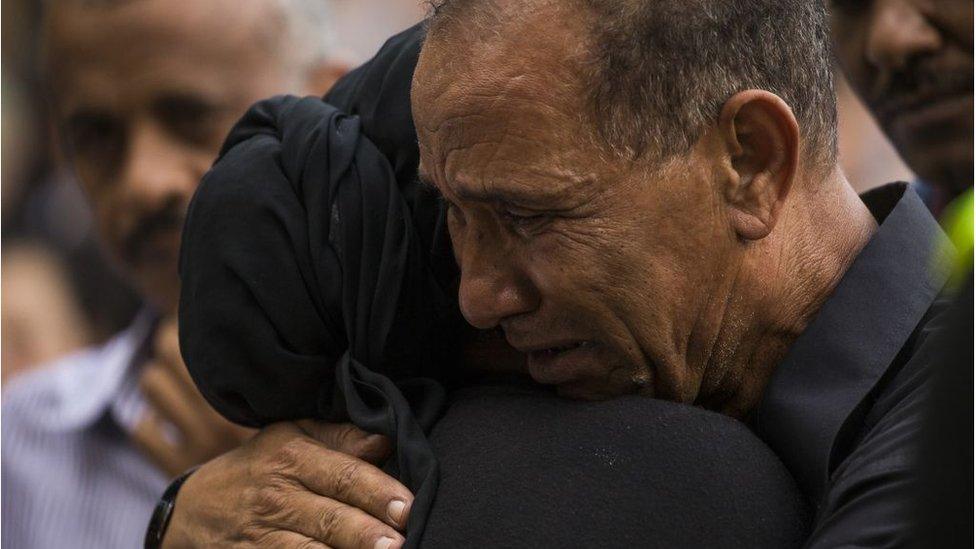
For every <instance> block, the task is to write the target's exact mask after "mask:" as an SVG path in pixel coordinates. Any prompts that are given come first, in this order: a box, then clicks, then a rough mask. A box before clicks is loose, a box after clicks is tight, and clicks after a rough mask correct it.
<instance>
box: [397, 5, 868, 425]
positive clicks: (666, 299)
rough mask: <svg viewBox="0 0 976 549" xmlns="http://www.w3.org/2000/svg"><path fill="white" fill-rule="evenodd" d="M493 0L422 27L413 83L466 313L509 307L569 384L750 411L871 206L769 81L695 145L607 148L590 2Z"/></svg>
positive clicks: (509, 326) (513, 320)
mask: <svg viewBox="0 0 976 549" xmlns="http://www.w3.org/2000/svg"><path fill="white" fill-rule="evenodd" d="M501 10H502V12H503V13H502V14H501V15H500V16H499V19H498V21H499V25H500V27H501V28H500V29H498V28H497V26H495V27H493V32H492V33H491V34H488V33H481V32H479V29H477V28H475V27H473V26H472V27H469V26H466V25H465V23H463V22H462V23H457V24H456V26H455V27H452V28H449V29H446V30H444V31H442V32H440V33H436V34H432V35H429V36H428V40H427V42H426V44H425V47H424V50H423V52H422V53H421V58H420V62H419V64H418V67H417V70H416V73H415V77H414V85H413V97H412V102H413V108H414V120H415V123H416V125H417V129H418V137H419V142H420V154H421V172H422V174H421V175H422V177H424V178H426V179H427V180H429V181H430V182H431V184H433V185H435V186H436V187H437V188H438V189H439V190H440V191H441V192H442V194H443V195H444V196H445V199H446V200H448V201H449V203H450V204H451V208H450V213H449V227H450V231H451V236H452V240H453V244H454V249H455V254H456V257H457V259H458V263H459V265H460V267H461V272H462V279H461V287H460V293H459V299H460V303H461V309H462V312H463V313H464V315H465V317H466V319H467V320H468V321H469V322H470V323H471V324H472V325H474V326H475V327H477V328H480V329H492V328H496V327H500V328H501V329H502V330H503V331H504V333H505V335H506V338H507V340H508V342H509V343H510V344H511V345H512V346H513V347H515V348H516V349H518V350H519V351H522V352H524V353H527V354H528V370H529V373H530V375H531V376H532V377H533V378H534V379H535V380H536V381H538V382H540V383H545V384H552V385H555V386H556V387H557V390H558V392H559V393H560V394H561V395H563V396H568V397H575V398H608V397H612V396H615V395H620V394H626V393H640V394H645V395H649V396H654V397H657V398H665V399H668V400H675V401H678V402H687V403H698V404H702V405H705V406H707V407H710V408H714V409H717V410H720V411H723V412H725V413H729V414H731V415H735V416H741V415H744V414H746V413H748V412H749V411H750V410H751V409H752V408H753V407H754V406H755V405H756V403H757V402H758V398H759V396H760V394H761V391H762V388H763V386H764V385H765V382H766V381H767V380H768V377H769V375H770V374H771V372H772V369H773V367H774V366H775V364H776V362H777V360H778V359H779V358H780V357H781V356H782V354H783V352H784V351H785V349H786V347H787V346H788V344H789V342H790V341H792V339H793V338H795V337H796V336H797V335H798V334H799V333H800V332H801V331H802V330H803V328H804V327H805V325H806V322H807V321H808V319H809V318H810V316H811V315H812V314H813V313H814V312H815V311H816V309H817V307H818V306H819V304H820V303H821V302H822V300H823V299H824V297H825V296H826V295H827V294H828V293H829V291H830V289H832V288H833V286H834V285H835V284H836V282H837V280H839V278H840V276H841V275H842V273H843V272H844V270H845V269H846V267H847V265H848V264H849V262H850V261H851V259H852V258H853V256H854V255H855V254H856V252H857V251H859V250H860V248H861V247H862V246H863V244H864V243H865V242H866V241H867V239H868V238H869V236H870V234H871V232H872V231H873V229H874V222H873V219H872V218H871V217H870V214H869V213H868V212H867V210H866V208H865V207H864V206H863V204H862V203H861V202H860V200H859V199H858V198H857V196H856V195H855V194H854V193H853V191H851V190H850V188H849V186H848V185H847V184H846V181H845V180H844V178H843V175H842V174H841V173H840V171H839V170H838V169H837V168H836V166H814V165H810V166H808V165H806V163H805V161H804V159H803V158H802V157H801V154H800V151H801V150H802V149H803V143H802V138H801V136H800V133H799V129H798V127H797V122H796V119H795V118H794V117H793V115H792V112H791V110H790V109H789V107H788V106H787V105H786V104H785V103H783V101H782V100H781V99H779V98H778V97H776V96H775V95H773V94H771V93H768V92H764V91H761V90H751V91H745V92H740V93H739V94H736V95H735V96H733V97H732V98H730V99H729V101H728V103H726V105H725V107H724V109H723V111H722V113H721V115H720V117H719V119H718V120H717V121H716V124H715V125H714V126H712V127H709V128H707V129H706V131H705V132H704V134H703V136H702V137H701V139H700V140H699V141H698V142H697V143H696V144H695V146H694V147H693V149H692V150H691V151H690V152H689V153H688V154H686V155H683V156H680V157H678V158H674V159H671V160H670V161H668V162H665V163H663V164H662V163H655V162H653V161H651V160H647V159H643V160H642V159H638V160H635V161H630V160H626V159H622V158H617V157H613V156H610V155H609V154H608V153H606V152H605V147H601V146H600V144H599V143H598V142H597V141H596V140H595V139H593V138H592V137H591V136H592V134H593V132H592V131H591V130H590V129H589V128H586V127H585V126H584V125H583V123H582V122H581V118H582V117H581V116H580V114H579V113H580V112H581V109H584V108H585V105H583V104H582V103H581V101H580V99H579V98H580V97H582V96H583V94H582V91H583V86H584V85H585V84H584V80H583V79H582V78H581V77H580V76H579V75H580V73H581V70H582V69H581V66H582V63H583V59H584V58H583V57H582V55H583V52H584V51H585V50H586V48H585V46H581V45H580V44H581V41H580V40H579V39H578V37H580V36H585V35H586V33H585V28H584V27H583V26H582V20H581V19H580V18H579V16H578V15H575V14H574V13H572V10H569V9H567V8H565V7H563V6H561V5H560V4H558V3H549V2H538V3H533V4H532V6H531V7H528V8H526V7H525V6H524V4H519V5H517V6H506V7H503V8H501ZM554 52H558V53H554ZM828 223H829V224H828ZM826 227H831V231H823V232H821V229H824V228H826ZM567 347H569V349H568V350H566V348H567Z"/></svg>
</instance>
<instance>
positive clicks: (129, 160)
mask: <svg viewBox="0 0 976 549" xmlns="http://www.w3.org/2000/svg"><path fill="white" fill-rule="evenodd" d="M197 156H198V155H196V154H194V153H193V151H191V150H189V149H188V148H187V147H186V146H185V145H182V144H180V143H178V142H176V141H175V140H173V139H171V138H170V137H168V136H167V135H166V133H165V132H164V131H163V130H162V129H161V128H158V127H156V125H155V124H153V123H152V122H142V123H139V124H136V125H134V127H133V128H132V129H131V134H130V136H129V143H128V147H127V150H126V157H125V161H124V164H123V166H122V170H121V171H120V174H119V175H120V178H121V181H120V183H121V185H122V186H123V188H124V189H125V193H126V195H127V196H129V197H130V199H132V200H133V201H134V202H135V203H134V204H133V206H139V207H142V208H150V209H152V208H156V207H158V206H159V205H161V204H163V203H166V202H169V201H171V200H173V198H174V197H181V198H183V199H184V200H189V198H190V196H192V194H193V190H194V189H195V188H196V186H197V183H198V182H199V179H200V177H202V176H203V174H204V172H205V171H206V169H207V165H208V164H207V163H206V162H205V161H203V160H202V159H201V158H197Z"/></svg>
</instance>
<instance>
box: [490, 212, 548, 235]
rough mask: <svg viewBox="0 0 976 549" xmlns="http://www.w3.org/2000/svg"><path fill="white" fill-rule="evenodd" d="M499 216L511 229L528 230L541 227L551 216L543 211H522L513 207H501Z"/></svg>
mask: <svg viewBox="0 0 976 549" xmlns="http://www.w3.org/2000/svg"><path fill="white" fill-rule="evenodd" d="M501 217H502V218H503V219H504V220H505V222H506V223H507V224H508V225H509V226H511V227H512V228H513V229H515V230H517V231H520V232H529V231H532V230H535V229H539V228H541V227H542V226H543V225H545V224H546V223H547V222H548V221H549V220H551V219H552V216H551V215H549V214H545V213H539V212H531V211H522V210H518V209H514V208H507V207H506V208H502V210H501Z"/></svg>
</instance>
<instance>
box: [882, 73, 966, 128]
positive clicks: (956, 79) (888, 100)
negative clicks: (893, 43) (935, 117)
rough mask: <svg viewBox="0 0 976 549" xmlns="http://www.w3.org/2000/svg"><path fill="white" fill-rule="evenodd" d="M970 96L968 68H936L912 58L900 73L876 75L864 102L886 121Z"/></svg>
mask: <svg viewBox="0 0 976 549" xmlns="http://www.w3.org/2000/svg"><path fill="white" fill-rule="evenodd" d="M972 93H973V72H972V68H971V67H969V68H967V67H965V66H958V67H947V66H937V65H935V64H934V63H932V62H931V61H930V60H929V59H926V58H915V59H912V60H911V61H910V62H909V63H908V65H906V67H905V68H904V69H902V70H899V71H896V72H891V73H887V74H882V75H880V76H879V78H878V80H877V82H876V85H875V86H874V90H873V91H872V93H871V96H870V97H869V98H868V102H869V103H870V104H872V105H874V106H875V107H876V110H877V111H878V112H879V114H880V117H881V118H882V119H883V120H887V119H889V118H891V117H893V116H897V115H898V113H899V112H902V111H904V110H908V109H913V108H916V107H919V106H921V105H925V104H926V103H931V102H934V101H938V100H940V99H943V98H948V97H959V96H962V95H966V94H969V95H972Z"/></svg>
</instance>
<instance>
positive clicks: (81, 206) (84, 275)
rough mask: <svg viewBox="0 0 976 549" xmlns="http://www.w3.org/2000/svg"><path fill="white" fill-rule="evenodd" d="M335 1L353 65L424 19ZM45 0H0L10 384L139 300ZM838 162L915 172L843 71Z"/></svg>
mask: <svg viewBox="0 0 976 549" xmlns="http://www.w3.org/2000/svg"><path fill="white" fill-rule="evenodd" d="M322 1H323V2H330V4H331V8H332V14H333V18H334V22H333V25H332V29H333V30H334V32H335V35H336V39H337V45H338V51H339V54H340V55H341V56H342V57H343V59H344V60H346V61H348V62H350V63H352V64H353V65H356V64H358V63H360V62H362V61H365V60H366V59H368V58H369V57H370V56H371V55H372V54H373V53H374V52H375V51H376V49H377V48H378V47H379V46H380V45H381V44H382V43H383V41H384V40H385V39H386V38H387V37H389V36H390V35H392V34H393V33H395V32H397V31H399V30H402V29H404V28H406V27H408V26H410V25H411V24H412V23H414V22H416V21H418V20H419V19H420V18H421V17H422V16H423V14H424V10H425V9H426V8H425V6H424V5H423V3H422V2H420V1H418V0H322ZM41 5H42V1H41V0H4V1H3V3H2V11H3V13H2V32H3V35H2V36H3V38H2V48H3V49H2V111H3V113H2V121H3V135H2V138H3V141H2V147H3V149H2V160H3V162H2V168H3V169H2V250H3V251H2V298H3V299H2V314H0V317H2V318H0V322H2V350H3V356H2V372H3V381H4V382H7V381H8V380H9V379H10V377H12V376H15V375H19V374H20V373H22V372H24V371H26V370H28V369H30V368H32V367H36V366H37V365H39V364H43V363H45V362H49V361H50V360H52V359H55V358H57V357H59V356H62V355H64V354H66V353H70V352H72V351H74V350H77V349H79V348H82V347H84V346H87V345H91V344H96V343H99V342H102V341H104V340H105V339H106V338H108V337H109V336H110V335H112V334H114V333H116V332H118V331H119V330H120V329H122V328H123V327H125V326H126V325H127V324H128V323H129V321H130V320H131V317H132V316H133V315H134V314H135V312H136V310H137V308H138V307H139V299H138V297H137V295H136V294H135V292H134V291H133V290H132V289H131V288H130V286H129V285H128V284H127V283H126V281H125V280H124V278H123V277H121V276H120V275H119V273H118V271H117V269H116V268H115V267H114V266H113V265H112V264H111V261H110V260H108V259H107V258H106V254H105V253H104V252H103V251H102V249H101V247H100V245H99V242H98V238H97V237H96V235H95V234H94V229H93V223H92V216H91V213H90V211H89V210H88V208H87V206H86V204H85V199H84V195H83V194H82V191H81V190H80V188H79V187H78V186H77V184H76V183H75V181H74V178H73V175H72V171H71V168H70V166H68V165H66V162H65V161H64V159H63V158H62V156H61V154H60V153H59V146H58V138H57V136H56V132H55V130H54V127H53V125H52V123H51V121H50V119H49V116H48V112H47V110H48V109H47V102H46V100H45V97H44V94H43V87H42V85H41V82H40V79H39V71H38V57H39V45H38V27H39V19H40V10H41ZM838 80H839V85H838V86H837V90H838V107H839V112H840V149H841V159H842V162H843V165H844V168H845V170H846V171H847V173H848V176H849V179H850V180H851V182H852V183H853V184H854V185H855V187H857V189H858V190H859V191H861V190H865V189H868V188H871V187H874V186H877V185H881V184H883V183H886V182H889V181H892V180H911V179H912V177H913V176H912V174H911V172H910V171H909V170H908V169H907V168H906V167H905V165H904V163H903V162H902V161H901V160H900V159H899V158H898V156H897V155H896V153H895V152H894V150H893V149H892V148H891V146H890V145H889V144H888V142H887V141H886V139H885V138H884V137H883V135H882V134H881V133H880V131H879V130H878V128H877V127H876V125H875V124H874V122H873V121H872V119H871V117H870V115H869V114H868V113H867V112H866V111H865V110H864V108H863V107H862V105H861V104H860V102H859V101H858V99H857V98H856V97H854V96H853V94H852V93H851V92H850V90H849V89H848V88H847V86H846V85H845V84H844V83H843V82H842V80H841V79H840V77H838Z"/></svg>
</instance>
